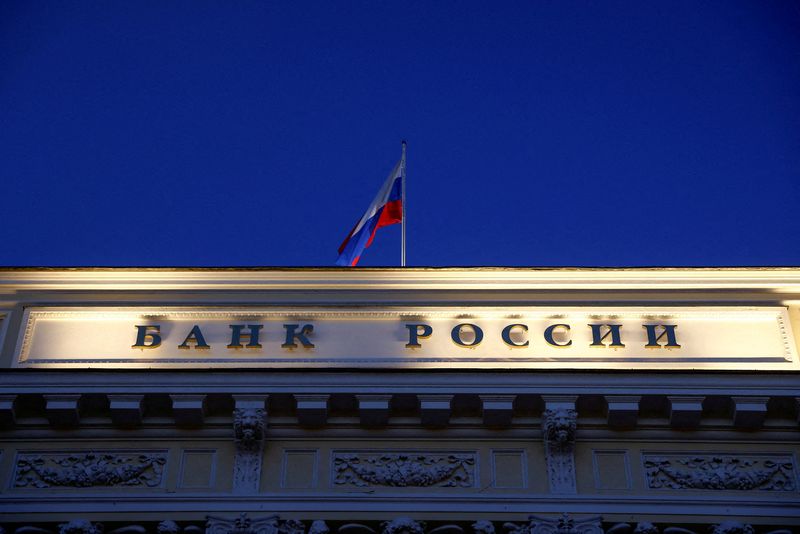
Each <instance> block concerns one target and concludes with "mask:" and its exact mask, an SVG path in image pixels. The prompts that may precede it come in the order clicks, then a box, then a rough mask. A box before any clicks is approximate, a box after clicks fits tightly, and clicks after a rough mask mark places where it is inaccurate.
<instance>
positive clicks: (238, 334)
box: [228, 324, 264, 349]
mask: <svg viewBox="0 0 800 534" xmlns="http://www.w3.org/2000/svg"><path fill="white" fill-rule="evenodd" d="M228 326H229V327H230V328H231V330H232V332H231V344H230V345H228V348H229V349H241V348H242V336H244V337H246V338H247V345H246V346H247V348H248V349H260V348H261V343H259V342H258V334H259V332H260V331H261V329H262V328H264V325H263V324H249V325H247V328H248V329H249V330H250V332H249V333H248V332H242V329H243V328H244V325H243V324H230V325H228Z"/></svg>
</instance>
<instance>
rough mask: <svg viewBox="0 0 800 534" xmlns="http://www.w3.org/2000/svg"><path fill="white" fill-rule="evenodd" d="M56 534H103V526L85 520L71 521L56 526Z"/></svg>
mask: <svg viewBox="0 0 800 534" xmlns="http://www.w3.org/2000/svg"><path fill="white" fill-rule="evenodd" d="M58 534H103V525H102V524H101V523H92V522H91V521H86V520H85V519H73V520H72V521H70V522H69V523H62V524H60V525H58Z"/></svg>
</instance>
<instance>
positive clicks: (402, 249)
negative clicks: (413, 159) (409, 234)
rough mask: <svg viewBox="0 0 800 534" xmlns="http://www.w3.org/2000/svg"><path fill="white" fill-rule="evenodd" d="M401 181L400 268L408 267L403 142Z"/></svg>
mask: <svg viewBox="0 0 800 534" xmlns="http://www.w3.org/2000/svg"><path fill="white" fill-rule="evenodd" d="M400 180H401V182H402V188H403V195H402V200H401V204H402V207H403V214H402V224H401V227H402V236H403V237H402V241H401V243H402V244H401V245H400V267H405V266H406V142H405V140H404V141H403V155H402V157H401V158H400Z"/></svg>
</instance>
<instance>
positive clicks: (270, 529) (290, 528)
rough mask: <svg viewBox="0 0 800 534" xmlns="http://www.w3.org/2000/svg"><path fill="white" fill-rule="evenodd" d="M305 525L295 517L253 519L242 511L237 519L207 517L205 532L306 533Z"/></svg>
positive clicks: (250, 533) (235, 533) (234, 533)
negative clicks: (287, 518)
mask: <svg viewBox="0 0 800 534" xmlns="http://www.w3.org/2000/svg"><path fill="white" fill-rule="evenodd" d="M304 533H305V526H304V525H303V523H302V522H300V521H297V520H295V519H289V520H286V521H282V520H280V518H279V517H278V516H277V515H272V516H268V517H260V518H254V519H251V518H250V517H248V516H247V513H242V514H240V515H239V517H237V518H236V519H227V518H224V517H214V516H208V517H206V532H205V534H304Z"/></svg>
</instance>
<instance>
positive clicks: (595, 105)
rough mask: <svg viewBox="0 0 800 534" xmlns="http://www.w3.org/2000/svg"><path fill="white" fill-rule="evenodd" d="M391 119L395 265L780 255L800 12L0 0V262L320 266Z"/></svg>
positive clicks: (376, 180)
mask: <svg viewBox="0 0 800 534" xmlns="http://www.w3.org/2000/svg"><path fill="white" fill-rule="evenodd" d="M403 138H405V139H407V140H408V143H409V153H408V197H407V206H408V239H409V241H408V260H409V265H433V266H447V265H524V266H552V265H576V266H642V265H665V266H669V265H800V8H798V4H797V3H796V2H780V1H775V2H754V1H739V2H737V1H726V2H699V1H695V0H692V1H686V2H677V1H676V2H639V1H629V2H605V1H604V2H588V1H587V2H567V1H547V2H545V1H536V2H531V1H523V2H428V1H425V2H413V1H412V2H374V1H368V2H362V3H357V2H353V1H343V2H330V1H324V2H237V3H234V2H218V3H207V2H188V1H187V2H163V1H156V2H33V1H19V2H9V1H6V2H2V3H0V194H2V204H1V206H2V210H1V211H0V213H2V218H1V219H0V265H7V266H8V265H152V266H172V265H186V266H218V265H266V266H269V265H275V266H288V265H300V266H310V265H333V263H334V261H335V259H336V249H337V248H338V246H339V243H340V242H341V240H342V239H343V238H344V237H345V235H346V234H347V232H348V231H349V230H350V228H351V227H352V225H353V224H354V223H355V221H356V220H357V219H358V218H359V217H360V216H361V214H362V212H363V211H364V209H365V208H366V207H367V204H368V203H369V202H370V200H371V199H372V197H373V196H374V194H375V192H376V191H377V189H378V188H379V187H380V185H381V183H382V181H383V180H384V179H385V178H386V175H387V173H388V172H389V171H390V169H391V168H392V166H393V165H394V163H395V162H396V160H397V159H398V158H399V156H400V141H401V139H403ZM399 249H400V231H399V226H393V227H390V228H386V229H383V230H381V231H379V233H378V236H377V238H376V240H375V243H374V244H373V246H372V247H371V248H370V249H368V250H367V251H366V253H365V255H364V256H363V258H362V261H361V263H360V265H363V266H375V265H390V266H392V265H398V263H399Z"/></svg>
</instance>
